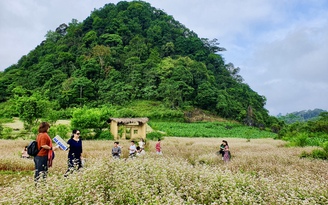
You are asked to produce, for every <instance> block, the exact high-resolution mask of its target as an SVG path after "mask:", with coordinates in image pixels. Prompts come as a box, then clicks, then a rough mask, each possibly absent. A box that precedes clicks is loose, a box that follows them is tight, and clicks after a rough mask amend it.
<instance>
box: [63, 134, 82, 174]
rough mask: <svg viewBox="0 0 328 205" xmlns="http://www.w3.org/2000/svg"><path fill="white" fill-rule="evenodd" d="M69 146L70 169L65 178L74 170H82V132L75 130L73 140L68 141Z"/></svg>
mask: <svg viewBox="0 0 328 205" xmlns="http://www.w3.org/2000/svg"><path fill="white" fill-rule="evenodd" d="M67 144H69V151H68V169H67V171H66V174H65V176H67V174H68V173H69V172H70V173H72V172H73V171H74V170H79V169H80V168H82V159H81V158H82V139H81V138H80V130H73V131H72V136H71V139H69V140H68V141H67Z"/></svg>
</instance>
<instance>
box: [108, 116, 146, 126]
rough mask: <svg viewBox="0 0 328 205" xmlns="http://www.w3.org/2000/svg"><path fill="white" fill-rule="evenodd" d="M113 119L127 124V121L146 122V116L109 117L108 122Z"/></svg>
mask: <svg viewBox="0 0 328 205" xmlns="http://www.w3.org/2000/svg"><path fill="white" fill-rule="evenodd" d="M111 121H115V122H118V123H123V124H128V123H134V122H138V123H146V122H148V118H147V117H141V118H109V120H108V122H111Z"/></svg>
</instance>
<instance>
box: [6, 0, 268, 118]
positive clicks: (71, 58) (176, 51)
mask: <svg viewBox="0 0 328 205" xmlns="http://www.w3.org/2000/svg"><path fill="white" fill-rule="evenodd" d="M224 50H225V49H224V48H221V47H219V43H218V41H217V39H213V40H210V39H206V38H199V37H198V36H197V34H196V33H194V32H193V31H191V30H189V29H188V28H186V27H185V26H184V25H182V24H181V23H179V22H178V21H177V20H175V19H174V18H173V17H172V16H170V15H168V14H166V13H165V12H163V11H162V10H160V9H156V8H154V7H152V6H151V5H150V4H149V3H146V2H142V1H132V2H125V1H122V2H119V3H117V4H111V3H110V4H106V5H105V6H104V7H102V8H100V9H95V10H94V11H93V12H92V13H91V14H90V16H88V17H87V18H86V19H85V20H84V21H83V22H78V21H77V20H74V19H73V20H72V21H71V22H70V23H68V25H67V24H65V23H63V24H61V25H60V26H59V27H58V28H56V29H55V31H49V32H48V33H47V34H46V40H44V41H43V42H41V43H40V45H38V46H36V48H35V49H34V50H32V51H31V52H29V53H28V54H27V55H25V56H23V57H22V58H21V59H20V60H19V61H18V62H17V64H14V65H12V66H10V67H8V68H7V69H5V71H4V72H3V73H1V74H0V102H3V103H4V102H7V101H8V100H10V99H11V98H13V96H14V95H17V94H20V95H23V94H24V95H32V94H33V93H36V92H38V93H40V95H42V96H43V97H44V98H45V99H48V100H50V101H52V102H55V103H56V104H57V106H55V107H54V109H66V108H69V107H76V106H81V105H87V106H89V107H97V106H100V105H106V104H108V105H110V104H112V105H117V104H120V105H122V104H123V105H124V104H126V103H129V102H131V101H133V100H154V101H162V102H163V103H165V104H166V105H167V106H168V107H170V108H172V109H183V108H185V107H190V106H192V107H198V108H202V109H205V110H209V111H211V112H213V113H215V114H218V115H219V116H221V117H225V118H229V119H235V120H238V121H241V122H242V121H246V122H247V123H248V124H258V125H259V124H262V125H264V124H266V125H269V124H272V122H273V120H274V119H275V118H274V117H270V116H269V115H268V111H267V110H266V109H265V108H264V105H265V103H266V98H265V97H264V96H261V95H259V94H258V93H256V92H255V91H253V90H252V89H251V88H250V87H249V86H248V85H247V84H245V83H243V79H242V77H241V76H240V75H238V72H239V68H235V67H234V65H233V64H232V63H225V62H224V59H223V58H222V56H221V55H220V54H219V53H218V52H220V51H224Z"/></svg>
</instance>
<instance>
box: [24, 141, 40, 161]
mask: <svg viewBox="0 0 328 205" xmlns="http://www.w3.org/2000/svg"><path fill="white" fill-rule="evenodd" d="M39 151H40V150H39V149H38V143H37V142H36V140H33V141H32V142H30V144H29V145H28V146H27V154H28V155H30V156H33V157H35V156H36V155H37V154H38V153H39Z"/></svg>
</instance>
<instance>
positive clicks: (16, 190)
mask: <svg viewBox="0 0 328 205" xmlns="http://www.w3.org/2000/svg"><path fill="white" fill-rule="evenodd" d="M221 140H222V139H218V138H217V139H214V138H174V137H170V138H168V137H167V138H165V139H164V140H163V141H162V147H163V156H157V155H155V154H154V152H155V149H154V147H155V143H156V142H155V141H150V142H148V145H147V146H148V151H147V155H146V156H145V157H144V158H137V159H127V160H125V159H121V160H113V159H112V158H111V157H110V150H111V147H112V145H113V141H84V157H85V158H86V164H85V168H84V170H83V171H82V172H79V173H75V174H73V175H71V176H69V178H64V177H63V174H64V172H65V171H66V158H67V153H66V152H64V151H58V152H56V158H55V161H54V167H53V168H50V171H49V177H48V179H47V183H44V184H40V188H39V189H36V188H35V186H34V183H33V166H34V165H33V160H24V159H21V158H20V155H19V153H20V151H21V149H22V148H23V147H24V146H25V145H26V143H28V142H27V141H24V140H15V141H9V140H0V155H1V156H2V157H1V159H0V170H2V171H1V172H0V173H1V174H0V204H327V203H328V173H327V170H328V162H327V161H322V160H309V159H300V158H299V154H300V153H301V152H302V151H303V150H305V151H310V150H311V149H313V148H311V147H306V148H286V147H284V146H283V145H284V143H285V142H283V141H279V140H273V139H252V140H250V142H247V140H246V139H238V138H234V139H227V140H228V142H229V145H230V148H231V152H232V157H233V158H232V161H231V162H230V163H228V164H224V163H223V162H222V161H221V160H220V157H218V156H216V155H215V152H216V151H217V150H218V147H219V145H220V142H221ZM120 143H121V144H122V145H123V146H124V148H123V150H124V153H123V154H124V156H123V157H124V158H125V157H126V156H127V155H128V151H127V148H128V146H129V142H128V141H121V142H120Z"/></svg>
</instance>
